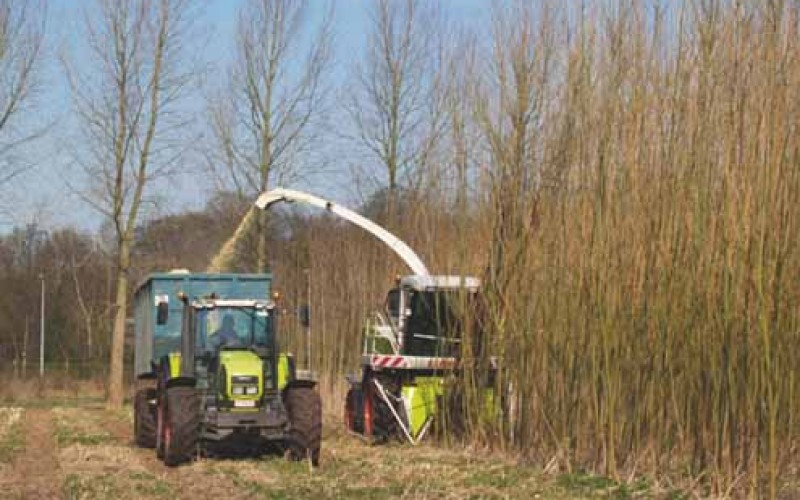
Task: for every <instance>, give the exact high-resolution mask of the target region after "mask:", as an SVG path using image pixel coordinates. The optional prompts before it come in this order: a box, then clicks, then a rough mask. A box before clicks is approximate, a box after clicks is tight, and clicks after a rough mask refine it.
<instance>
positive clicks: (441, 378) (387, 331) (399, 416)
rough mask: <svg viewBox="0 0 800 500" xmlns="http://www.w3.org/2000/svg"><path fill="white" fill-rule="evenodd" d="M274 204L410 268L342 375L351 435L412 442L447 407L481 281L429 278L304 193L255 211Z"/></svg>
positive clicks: (362, 222) (357, 219)
mask: <svg viewBox="0 0 800 500" xmlns="http://www.w3.org/2000/svg"><path fill="white" fill-rule="evenodd" d="M279 202H288V203H292V202H300V203H305V204H308V205H311V206H315V207H317V208H321V209H323V210H326V211H328V212H330V213H333V214H335V215H337V216H339V217H341V218H343V219H345V220H347V221H348V222H350V223H352V224H354V225H356V226H358V227H360V228H362V229H364V230H365V231H367V232H369V233H370V234H372V235H373V236H375V237H376V238H378V239H379V240H380V241H382V242H383V243H385V244H386V245H387V246H388V247H389V248H390V249H391V250H392V251H394V252H395V253H396V254H397V255H398V256H399V257H400V258H401V259H402V260H403V262H405V264H406V265H407V266H408V267H409V268H410V269H411V271H412V273H413V274H411V275H408V276H403V277H401V278H400V279H398V281H397V284H396V286H395V287H394V288H392V289H391V290H390V291H389V292H388V294H387V297H386V302H385V307H384V310H383V311H381V312H375V313H374V314H373V315H372V317H371V318H369V319H368V321H367V322H366V325H365V328H364V331H363V343H362V355H361V373H360V374H357V375H349V376H348V377H347V380H348V383H349V384H350V390H349V391H348V393H347V399H346V401H345V414H344V418H345V425H346V426H347V428H348V429H349V430H350V431H352V432H355V433H359V434H363V435H365V436H367V437H368V438H371V439H373V440H374V441H384V440H387V439H389V438H393V437H397V438H400V439H405V440H407V441H409V442H411V443H412V444H416V443H417V442H419V441H420V440H421V439H422V438H424V437H425V435H426V434H427V433H428V431H429V429H430V428H431V426H432V424H433V422H434V419H435V417H436V415H437V414H439V413H440V412H442V411H443V410H447V409H451V408H450V407H451V406H452V401H451V403H445V400H446V399H452V398H447V394H446V392H447V387H446V386H448V384H449V382H450V381H451V379H452V378H453V375H455V373H456V372H457V371H458V370H459V369H460V354H461V342H462V336H463V334H464V332H465V331H467V330H469V329H468V328H466V325H465V324H463V323H464V321H465V319H464V318H465V317H467V318H468V317H470V314H469V313H467V312H468V311H469V312H474V310H475V306H476V302H477V298H478V292H479V288H480V282H479V280H478V279H477V278H475V277H471V276H436V275H431V274H430V273H429V272H428V268H427V267H426V266H425V264H424V263H423V261H422V259H421V258H420V257H419V256H418V255H417V254H416V252H414V251H413V250H412V249H411V248H410V247H409V246H408V245H407V244H406V243H404V242H403V241H402V240H400V239H399V238H397V237H396V236H395V235H393V234H391V233H390V232H389V231H387V230H386V229H384V228H383V227H381V226H379V225H378V224H375V223H374V222H373V221H371V220H369V219H367V218H365V217H363V216H361V215H359V214H358V213H356V212H353V211H352V210H349V209H347V208H345V207H342V206H341V205H338V204H336V203H333V202H331V201H328V200H325V199H323V198H320V197H318V196H315V195H312V194H309V193H305V192H301V191H295V190H290V189H283V188H278V189H274V190H272V191H267V192H264V193H262V194H261V195H260V196H259V198H258V200H257V201H256V206H258V207H259V208H261V209H264V210H266V209H268V208H269V207H270V206H272V205H274V204H275V203H279ZM459 312H460V314H459ZM471 326H474V325H471ZM478 333H479V332H478ZM492 364H493V363H492ZM492 370H493V368H492ZM486 385H487V386H486V387H485V388H484V389H483V391H484V392H485V394H484V396H485V398H484V399H485V400H486V401H494V398H493V388H492V387H491V385H492V384H486Z"/></svg>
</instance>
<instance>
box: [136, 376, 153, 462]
mask: <svg viewBox="0 0 800 500" xmlns="http://www.w3.org/2000/svg"><path fill="white" fill-rule="evenodd" d="M155 397H156V390H155V389H152V388H151V389H140V390H138V391H136V395H135V396H134V398H133V437H134V440H135V441H136V445H137V446H140V447H142V448H155V446H156V426H157V422H156V418H157V417H156V409H155V407H154V406H151V405H150V401H151V400H153V399H155Z"/></svg>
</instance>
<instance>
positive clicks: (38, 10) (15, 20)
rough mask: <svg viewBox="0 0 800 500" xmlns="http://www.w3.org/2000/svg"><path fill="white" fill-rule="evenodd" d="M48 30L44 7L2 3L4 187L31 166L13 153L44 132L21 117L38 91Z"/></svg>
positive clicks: (12, 0)
mask: <svg viewBox="0 0 800 500" xmlns="http://www.w3.org/2000/svg"><path fill="white" fill-rule="evenodd" d="M44 27H45V9H44V6H43V5H42V4H38V3H35V2H27V1H18V0H0V186H2V185H3V184H5V183H7V182H8V181H10V180H11V179H13V178H14V177H16V176H18V175H19V174H20V173H22V172H23V171H24V170H25V169H26V168H28V166H29V165H28V164H27V163H25V162H20V161H18V159H12V158H10V157H9V156H10V153H11V152H12V151H13V150H14V148H16V147H17V146H19V145H21V144H22V143H25V142H27V141H30V140H31V139H33V138H35V137H37V136H38V135H40V133H41V130H35V131H31V130H26V129H25V128H23V127H21V126H20V125H19V118H21V117H20V116H19V115H21V114H25V111H26V110H27V109H26V108H27V106H28V105H29V104H30V103H31V102H32V97H33V96H34V95H35V92H36V89H37V79H36V69H37V67H38V65H39V60H40V59H41V53H42V43H43V40H44Z"/></svg>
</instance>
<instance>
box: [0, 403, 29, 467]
mask: <svg viewBox="0 0 800 500" xmlns="http://www.w3.org/2000/svg"><path fill="white" fill-rule="evenodd" d="M23 413H24V410H23V409H22V408H19V407H15V408H8V407H7V408H0V463H10V462H11V461H12V460H13V459H14V457H15V456H16V455H17V453H19V452H20V451H22V450H24V449H25V435H24V433H23V432H22V416H23Z"/></svg>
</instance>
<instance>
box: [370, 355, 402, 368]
mask: <svg viewBox="0 0 800 500" xmlns="http://www.w3.org/2000/svg"><path fill="white" fill-rule="evenodd" d="M405 361H406V359H405V356H394V355H388V356H384V355H380V354H373V355H372V359H371V360H370V364H372V366H374V367H376V368H405V365H406V362H405Z"/></svg>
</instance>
